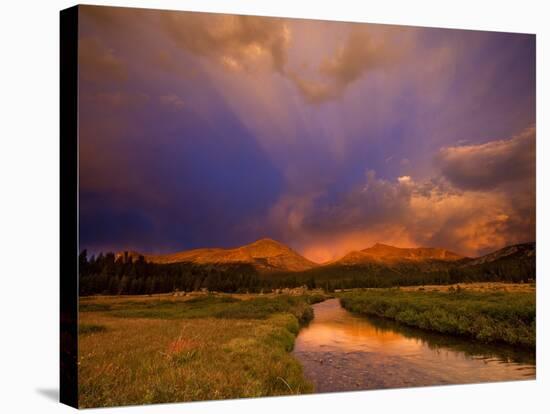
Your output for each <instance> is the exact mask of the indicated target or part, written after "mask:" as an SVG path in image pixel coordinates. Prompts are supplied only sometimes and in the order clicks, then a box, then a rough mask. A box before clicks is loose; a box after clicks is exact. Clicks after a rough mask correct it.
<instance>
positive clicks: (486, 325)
mask: <svg viewBox="0 0 550 414" xmlns="http://www.w3.org/2000/svg"><path fill="white" fill-rule="evenodd" d="M341 303H342V306H343V307H344V308H345V309H347V310H349V311H351V312H355V313H359V314H364V315H373V316H378V317H383V318H389V319H393V320H395V321H397V322H400V323H403V324H405V325H408V326H414V327H418V328H422V329H427V330H431V331H436V332H440V333H445V334H452V335H461V336H465V337H469V338H472V339H475V340H478V341H482V342H503V343H508V344H511V345H519V346H524V347H528V348H532V349H534V348H535V344H536V340H535V334H536V329H535V314H536V304H535V291H534V289H533V290H532V291H504V290H499V291H493V290H486V291H482V290H473V289H472V290H466V289H464V288H461V287H460V286H459V287H458V288H457V287H454V286H451V287H445V289H442V288H440V289H438V290H429V291H426V290H419V289H416V290H403V289H398V288H394V289H365V290H361V291H354V292H348V293H344V294H343V295H342V297H341Z"/></svg>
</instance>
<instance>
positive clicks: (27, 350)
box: [0, 0, 550, 414]
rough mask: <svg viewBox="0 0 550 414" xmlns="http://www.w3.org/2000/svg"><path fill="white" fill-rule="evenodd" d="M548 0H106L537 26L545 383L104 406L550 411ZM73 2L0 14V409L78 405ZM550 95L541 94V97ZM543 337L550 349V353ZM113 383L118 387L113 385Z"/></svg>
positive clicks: (540, 363)
mask: <svg viewBox="0 0 550 414" xmlns="http://www.w3.org/2000/svg"><path fill="white" fill-rule="evenodd" d="M545 3H546V1H544V0H540V1H528V0H522V1H513V2H509V1H504V0H495V1H488V0H483V1H481V0H475V1H469V0H461V1H452V2H450V1H442V0H434V1H427V0H402V1H389V0H377V1H370V2H366V1H358V0H356V1H351V0H350V1H348V0H338V1H331V2H321V1H305V0H302V1H298V0H294V1H290V0H289V1H282V0H265V1H264V0H254V1H246V0H225V1H223V0H218V1H214V0H195V1H191V0H179V1H155V0H147V1H137V0H133V1H116V0H111V1H106V2H105V1H98V2H96V4H108V5H124V6H139V7H150V8H167V9H176V10H202V11H221V12H230V13H231V12H232V13H244V14H260V15H272V16H286V17H308V18H318V19H329V20H347V21H364V22H377V23H395V24H409V25H424V26H438V27H451V28H464V29H486V30H499V31H517V32H529V33H536V34H537V161H538V162H537V202H538V207H537V210H538V213H539V214H538V217H537V250H538V254H537V259H538V275H537V276H538V277H537V278H538V285H537V294H538V301H537V325H538V328H539V329H538V332H537V339H538V346H537V350H538V352H537V378H538V379H537V380H536V381H528V382H510V383H500V384H482V385H467V386H445V387H428V388H417V389H406V390H389V391H368V392H355V393H341V394H325V395H317V396H304V397H283V398H269V399H253V400H240V401H223V402H205V403H188V404H167V405H156V406H143V407H133V408H116V409H104V410H102V411H101V412H102V413H110V412H115V410H116V412H130V411H131V412H140V413H168V412H170V413H174V412H182V411H185V412H186V413H214V412H218V411H219V410H223V411H224V412H227V413H230V412H239V413H257V412H266V413H271V412H273V413H275V412H277V413H280V412H285V413H287V412H288V413H290V412H294V411H298V410H302V411H305V412H311V413H313V412H315V413H325V412H326V413H328V412H335V411H336V412H338V411H347V412H352V411H355V412H370V413H374V412H390V413H391V412H395V411H398V410H403V411H406V412H411V411H412V412H422V413H438V414H441V413H455V412H456V413H463V412H464V411H465V410H466V411H469V412H474V413H478V412H486V413H490V412H495V413H499V414H500V413H521V412H529V413H541V412H550V411H549V410H550V398H549V397H548V394H549V393H550V381H549V380H548V375H549V369H548V361H550V358H549V356H548V355H549V353H550V348H549V347H548V343H549V341H548V339H549V334H548V332H549V328H548V322H547V321H548V309H549V307H548V306H546V304H545V298H550V295H549V292H548V286H549V284H548V283H547V282H546V280H545V279H546V278H547V277H548V270H549V269H550V267H549V259H548V258H549V252H550V251H549V248H548V241H549V236H550V228H549V221H548V218H547V213H548V211H550V210H549V207H550V206H549V201H550V197H549V189H548V187H546V188H545V187H544V183H545V180H546V183H548V179H549V177H550V175H549V170H550V168H549V164H550V162H549V160H548V157H550V151H549V148H548V147H549V144H548V142H547V141H546V138H547V136H546V135H547V134H546V130H547V128H546V126H547V125H548V121H547V118H546V119H545V118H544V117H543V114H544V115H546V116H547V117H548V116H549V112H548V96H549V90H548V88H549V81H548V74H549V73H550V71H549V68H548V61H549V57H548V56H549V53H550V50H549V44H550V40H549V39H550V34H549V28H550V19H549V16H550V13H549V11H547V10H545ZM72 5H74V3H73V2H71V1H62V0H48V1H44V0H42V1H11V2H7V1H6V2H3V3H2V9H1V14H0V16H1V17H0V19H1V24H0V30H1V32H2V36H0V42H1V48H0V62H1V64H0V71H1V77H0V79H1V82H2V88H1V89H0V109H1V111H0V128H1V130H2V132H1V134H0V306H1V312H0V317H1V321H2V323H1V325H0V411H1V412H5V413H14V412H26V413H35V412H40V413H50V412H69V411H71V410H72V409H71V408H69V407H66V406H62V405H61V404H59V403H57V398H58V378H59V376H58V362H59V360H58V346H59V341H58V334H59V329H58V307H59V305H58V304H59V293H58V291H59V282H58V279H59V276H58V269H59V260H58V256H59V249H58V245H59V201H58V200H59V127H58V124H59V121H58V119H59V110H58V108H59V67H58V60H59V48H58V44H59V10H61V9H63V8H66V7H69V6H72ZM543 101H544V102H543ZM545 346H546V352H545V349H544V348H545ZM113 391H114V392H116V390H113Z"/></svg>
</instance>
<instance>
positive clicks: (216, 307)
mask: <svg viewBox="0 0 550 414" xmlns="http://www.w3.org/2000/svg"><path fill="white" fill-rule="evenodd" d="M323 299H324V297H322V296H320V295H315V296H313V295H303V296H288V295H262V296H259V295H212V294H209V295H198V294H197V295H187V296H172V295H162V296H120V297H116V296H115V297H88V298H81V300H80V314H79V319H80V321H79V324H80V326H81V327H82V329H81V330H80V334H79V358H78V366H79V392H80V395H79V401H80V406H81V407H101V406H111V405H129V404H132V405H133V404H149V403H164V402H174V401H196V400H212V399H227V398H241V397H260V396H271V395H285V394H302V393H309V392H312V391H313V387H312V385H311V384H310V383H309V382H308V381H307V380H306V379H305V378H304V377H303V373H302V367H301V365H300V364H299V363H298V361H296V360H295V359H294V358H293V357H292V356H291V355H290V353H289V352H290V351H291V350H292V348H293V346H294V339H295V337H296V335H297V334H298V331H299V328H300V325H303V324H306V323H308V321H310V320H311V319H312V318H313V312H312V309H311V306H310V304H312V303H315V302H317V301H320V300H323ZM113 390H116V392H113Z"/></svg>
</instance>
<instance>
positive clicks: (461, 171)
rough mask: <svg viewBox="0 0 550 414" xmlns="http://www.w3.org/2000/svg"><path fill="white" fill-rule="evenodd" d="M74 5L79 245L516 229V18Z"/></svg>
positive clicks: (531, 160) (531, 90) (160, 247)
mask: <svg viewBox="0 0 550 414" xmlns="http://www.w3.org/2000/svg"><path fill="white" fill-rule="evenodd" d="M80 10H81V15H80V18H79V23H80V27H79V30H80V48H79V52H80V55H79V64H80V75H81V76H80V78H79V82H80V83H79V110H80V112H79V151H80V154H79V169H80V176H79V185H80V244H81V247H82V248H88V249H90V250H91V251H94V252H98V251H101V250H103V251H105V250H122V249H135V250H140V251H144V252H150V253H164V252H170V251H178V250H183V249H188V248H196V247H214V246H215V247H232V246H238V245H242V244H244V243H248V242H251V241H254V240H256V239H259V238H262V237H271V238H275V239H278V240H280V241H281V242H283V243H286V244H288V245H289V246H291V247H292V248H294V249H296V250H298V251H299V252H300V253H302V254H304V255H305V256H306V257H308V258H309V259H312V260H315V261H319V262H323V261H327V260H332V259H335V258H337V257H339V256H341V255H343V254H345V253H347V252H349V251H350V250H357V249H363V248H365V247H368V246H369V245H371V244H374V243H376V242H380V243H388V244H393V245H397V246H403V247H407V246H437V247H444V248H448V249H451V250H454V251H456V252H458V253H462V254H467V255H472V256H474V255H478V254H482V253H485V252H488V251H491V250H494V249H497V248H500V247H503V246H505V245H509V244H513V243H519V242H524V241H533V240H534V238H535V228H536V216H535V205H536V199H535V185H534V184H535V135H536V131H535V126H534V125H535V76H534V74H535V70H534V68H535V42H534V36H531V35H522V34H509V33H492V32H476V31H454V30H444V29H430V28H412V27H398V26H387V25H363V24H351V23H344V22H321V21H308V20H298V19H296V20H293V19H283V18H268V17H252V16H232V15H223V14H208V13H188V12H168V11H162V10H145V9H126V8H100V7H93V6H81V7H80Z"/></svg>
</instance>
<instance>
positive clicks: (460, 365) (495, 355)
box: [294, 299, 535, 392]
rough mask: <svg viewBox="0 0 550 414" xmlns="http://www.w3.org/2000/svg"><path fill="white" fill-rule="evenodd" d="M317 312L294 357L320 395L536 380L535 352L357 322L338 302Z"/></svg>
mask: <svg viewBox="0 0 550 414" xmlns="http://www.w3.org/2000/svg"><path fill="white" fill-rule="evenodd" d="M313 308H314V310H315V319H314V320H313V322H312V323H311V324H310V325H309V326H308V327H306V328H304V329H303V330H302V331H300V334H299V335H298V338H297V339H296V345H295V348H294V354H295V356H296V357H297V358H298V359H299V360H300V361H301V362H302V364H303V366H304V371H305V374H306V376H307V377H308V378H309V379H310V380H311V381H312V382H313V383H314V384H315V385H316V390H317V391H318V392H330V391H349V390H365V389H377V388H396V387H413V386H422V385H438V384H464V383H473V382H488V381H507V380H521V379H534V378H535V356H534V353H531V352H527V351H522V350H517V349H515V348H513V347H508V346H500V345H487V344H481V343H476V342H474V341H469V340H466V339H461V338H456V337H453V336H448V335H441V334H436V333H429V332H426V331H423V330H420V329H414V328H408V327H405V326H403V325H401V324H398V323H395V322H392V321H389V320H386V319H379V318H365V317H361V316H355V315H352V314H351V313H349V312H348V311H346V310H344V309H343V308H342V307H341V306H340V303H339V301H338V300H337V299H331V300H328V301H325V302H322V303H319V304H317V305H314V306H313Z"/></svg>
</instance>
